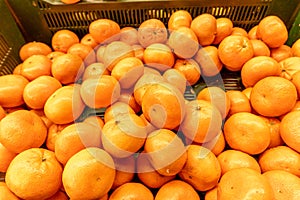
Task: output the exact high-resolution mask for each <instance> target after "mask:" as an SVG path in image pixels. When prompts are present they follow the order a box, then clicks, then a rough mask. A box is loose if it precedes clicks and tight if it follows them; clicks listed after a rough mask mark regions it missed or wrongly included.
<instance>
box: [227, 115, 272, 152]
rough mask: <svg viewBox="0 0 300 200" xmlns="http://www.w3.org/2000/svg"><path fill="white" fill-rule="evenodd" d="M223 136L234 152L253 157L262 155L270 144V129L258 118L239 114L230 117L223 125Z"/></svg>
mask: <svg viewBox="0 0 300 200" xmlns="http://www.w3.org/2000/svg"><path fill="white" fill-rule="evenodd" d="M224 136H225V140H226V142H227V143H228V145H229V146H230V147H231V148H232V149H235V150H240V151H243V152H245V153H248V154H251V155H254V154H259V153H262V152H263V151H264V150H266V149H267V147H268V146H269V144H270V137H271V136H270V128H269V126H268V124H267V123H266V122H265V121H264V120H263V119H262V118H260V117H259V116H257V115H255V114H252V113H248V112H239V113H235V114H233V115H231V116H230V117H229V118H228V119H227V120H226V121H225V124H224Z"/></svg>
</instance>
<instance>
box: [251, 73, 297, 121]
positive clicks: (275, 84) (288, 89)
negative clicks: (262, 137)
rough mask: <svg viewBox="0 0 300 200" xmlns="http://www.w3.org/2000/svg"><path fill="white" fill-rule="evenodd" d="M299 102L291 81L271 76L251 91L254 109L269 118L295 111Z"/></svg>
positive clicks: (260, 81)
mask: <svg viewBox="0 0 300 200" xmlns="http://www.w3.org/2000/svg"><path fill="white" fill-rule="evenodd" d="M296 101H297V90H296V87H295V86H294V84H293V83H292V82H290V81H289V80H287V79H285V78H282V77H276V76H269V77H266V78H263V79H261V80H259V81H258V82H257V83H256V84H255V85H254V86H253V89H252V91H251V95H250V102H251V105H252V107H253V109H254V110H255V111H256V112H257V113H259V114H261V115H263V116H267V117H277V116H280V115H283V114H285V113H287V112H289V111H290V110H291V109H293V107H294V105H295V103H296Z"/></svg>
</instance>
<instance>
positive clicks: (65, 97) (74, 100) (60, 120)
mask: <svg viewBox="0 0 300 200" xmlns="http://www.w3.org/2000/svg"><path fill="white" fill-rule="evenodd" d="M84 108H85V105H84V102H83V101H82V99H81V97H80V85H78V84H75V85H68V86H63V87H61V88H59V89H57V90H56V91H55V92H54V93H53V94H52V95H51V96H50V97H49V98H48V100H47V101H46V103H45V106H44V112H45V115H46V117H47V118H48V119H49V120H51V121H52V122H53V123H55V124H67V123H71V122H74V121H75V120H76V119H77V118H78V117H79V116H80V115H81V114H82V112H83V110H84Z"/></svg>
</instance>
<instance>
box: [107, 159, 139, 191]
mask: <svg viewBox="0 0 300 200" xmlns="http://www.w3.org/2000/svg"><path fill="white" fill-rule="evenodd" d="M113 159H114V163H115V169H116V176H115V180H114V182H113V185H112V189H116V188H117V187H119V186H121V185H123V184H125V183H129V182H131V181H132V180H133V178H134V174H135V172H136V170H135V168H136V167H135V165H136V164H135V158H134V155H132V156H129V157H126V158H113Z"/></svg>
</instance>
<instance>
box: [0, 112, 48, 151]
mask: <svg viewBox="0 0 300 200" xmlns="http://www.w3.org/2000/svg"><path fill="white" fill-rule="evenodd" d="M0 125H1V127H0V142H1V143H2V145H3V146H5V147H6V148H7V149H8V150H9V151H12V152H14V153H20V152H22V151H24V150H26V149H29V148H33V147H40V146H41V145H42V144H43V143H44V141H45V140H46V136H47V128H46V126H45V124H44V122H43V121H42V119H41V118H40V117H39V116H38V115H37V114H35V113H33V112H30V111H28V110H18V111H15V112H13V113H10V114H8V115H7V116H6V117H4V118H3V119H2V120H1V121H0Z"/></svg>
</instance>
